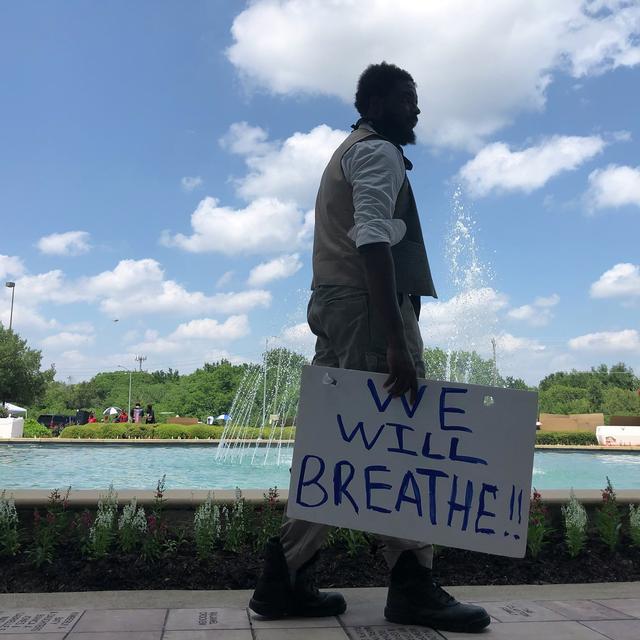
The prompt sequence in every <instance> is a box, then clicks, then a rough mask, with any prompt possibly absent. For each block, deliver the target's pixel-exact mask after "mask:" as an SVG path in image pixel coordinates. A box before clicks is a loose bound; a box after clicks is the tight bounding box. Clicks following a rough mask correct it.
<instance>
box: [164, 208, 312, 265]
mask: <svg viewBox="0 0 640 640" xmlns="http://www.w3.org/2000/svg"><path fill="white" fill-rule="evenodd" d="M304 225H305V216H304V214H303V212H302V211H301V210H300V209H299V208H298V207H297V206H296V205H295V204H294V203H293V202H281V201H280V200H278V199H276V198H258V199H257V200H254V201H252V202H250V203H249V204H248V205H247V206H246V207H245V208H244V209H233V208H231V207H224V206H220V204H219V202H218V200H216V199H215V198H210V197H209V198H205V199H204V200H202V201H201V202H200V204H198V207H197V209H196V210H195V211H194V212H193V214H191V227H192V228H193V234H192V235H190V236H186V235H184V234H182V233H178V234H176V235H175V236H171V234H170V233H169V232H166V231H165V232H164V233H163V235H162V238H161V242H162V244H164V245H165V246H169V247H172V246H175V247H179V248H181V249H184V250H186V251H190V252H192V253H205V252H216V253H223V254H225V255H237V254H238V253H240V252H241V253H243V254H245V255H249V254H261V253H275V252H282V251H287V250H290V249H291V248H292V247H298V246H300V245H301V244H302V243H303V241H304V239H305V234H304V230H305V226H304Z"/></svg>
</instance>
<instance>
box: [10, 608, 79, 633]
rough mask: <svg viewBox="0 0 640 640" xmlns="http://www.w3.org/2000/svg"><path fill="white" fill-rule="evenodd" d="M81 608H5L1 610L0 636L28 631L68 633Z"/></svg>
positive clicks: (75, 621)
mask: <svg viewBox="0 0 640 640" xmlns="http://www.w3.org/2000/svg"><path fill="white" fill-rule="evenodd" d="M82 613H83V612H82V610H80V609H75V610H74V609H57V610H51V609H5V610H3V611H0V636H3V637H4V636H6V635H7V634H13V635H15V634H22V635H24V634H26V633H54V632H56V631H58V632H60V633H68V632H69V631H70V630H71V629H73V626H74V625H75V624H76V623H77V622H78V620H79V618H80V616H81V615H82Z"/></svg>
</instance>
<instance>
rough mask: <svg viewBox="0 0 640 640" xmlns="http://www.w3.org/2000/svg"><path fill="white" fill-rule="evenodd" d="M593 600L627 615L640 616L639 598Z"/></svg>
mask: <svg viewBox="0 0 640 640" xmlns="http://www.w3.org/2000/svg"><path fill="white" fill-rule="evenodd" d="M595 602H598V603H599V604H603V605H604V606H605V607H609V608H610V609H615V610H616V611H621V612H622V613H626V614H627V615H629V616H634V617H635V618H640V598H614V599H612V600H595Z"/></svg>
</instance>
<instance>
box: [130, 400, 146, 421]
mask: <svg viewBox="0 0 640 640" xmlns="http://www.w3.org/2000/svg"><path fill="white" fill-rule="evenodd" d="M143 414H144V410H143V409H142V407H141V406H140V403H139V402H136V406H135V407H133V409H131V422H140V421H141V420H142V415H143Z"/></svg>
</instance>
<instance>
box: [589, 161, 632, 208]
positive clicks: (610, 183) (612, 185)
mask: <svg viewBox="0 0 640 640" xmlns="http://www.w3.org/2000/svg"><path fill="white" fill-rule="evenodd" d="M585 198H586V201H587V206H588V207H589V208H590V209H591V210H594V209H607V208H615V207H623V206H625V205H635V206H637V207H640V166H638V167H635V168H634V167H627V166H618V165H615V164H610V165H609V166H608V167H606V168H605V169H596V170H595V171H592V172H591V173H590V174H589V189H588V190H587V193H586V194H585Z"/></svg>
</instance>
